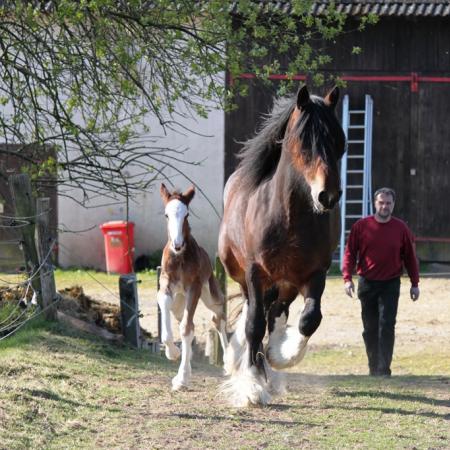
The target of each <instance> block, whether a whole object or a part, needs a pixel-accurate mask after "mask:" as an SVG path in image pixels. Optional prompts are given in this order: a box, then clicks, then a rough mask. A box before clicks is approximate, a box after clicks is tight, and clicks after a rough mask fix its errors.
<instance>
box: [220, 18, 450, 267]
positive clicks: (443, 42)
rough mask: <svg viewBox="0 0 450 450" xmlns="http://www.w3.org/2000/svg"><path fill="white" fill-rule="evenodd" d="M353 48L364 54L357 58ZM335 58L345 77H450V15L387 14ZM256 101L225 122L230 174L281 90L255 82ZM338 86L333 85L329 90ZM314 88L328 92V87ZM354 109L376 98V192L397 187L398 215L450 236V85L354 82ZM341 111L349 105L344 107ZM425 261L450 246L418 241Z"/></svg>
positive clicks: (443, 257) (341, 44)
mask: <svg viewBox="0 0 450 450" xmlns="http://www.w3.org/2000/svg"><path fill="white" fill-rule="evenodd" d="M352 46H360V47H361V48H362V49H363V51H362V53H361V54H359V55H352V54H351V53H350V50H349V49H351V47H352ZM328 53H329V54H330V55H331V56H332V57H333V63H332V64H330V66H329V67H328V68H326V70H325V71H324V73H327V72H328V73H335V74H339V75H341V76H344V77H345V76H349V75H362V76H380V75H381V76H385V75H407V76H410V75H411V73H412V72H415V73H417V74H418V76H431V77H437V76H440V77H443V76H445V77H450V20H449V19H442V18H428V19H426V18H420V19H417V18H416V19H407V18H400V17H397V18H382V19H381V20H380V22H379V23H378V24H377V25H375V26H371V27H369V28H368V29H367V30H366V31H365V32H363V33H359V32H349V33H347V34H345V35H344V36H343V37H342V38H340V39H338V40H337V42H336V45H335V46H333V47H331V46H330V47H329V49H328ZM248 83H249V85H250V95H249V98H243V99H242V98H240V99H237V102H238V105H239V109H238V110H237V111H234V112H232V113H230V114H227V116H226V121H225V133H226V137H225V142H226V157H225V163H226V166H225V177H226V178H227V177H228V176H229V175H230V174H231V173H232V171H233V170H234V168H235V166H236V158H235V155H236V153H237V152H238V151H239V148H240V145H239V143H238V142H240V141H244V140H245V139H247V138H248V137H251V136H252V134H253V132H254V131H255V130H256V129H257V128H258V126H259V124H260V123H261V114H262V113H266V112H267V111H269V110H270V108H271V105H272V102H273V97H272V96H273V90H270V89H268V88H267V87H265V86H262V84H261V83H257V82H255V81H252V80H249V81H248ZM329 87H330V85H328V88H329ZM311 91H312V92H315V93H318V94H320V95H324V94H325V93H326V91H327V89H326V88H320V89H314V88H311ZM341 92H342V96H341V98H342V97H343V95H344V94H348V95H349V97H350V103H351V108H352V109H359V108H362V107H363V104H364V95H365V94H370V95H371V96H372V98H373V100H374V127H373V164H372V178H373V189H374V190H375V189H376V188H378V187H380V186H390V187H392V188H394V189H395V190H396V191H397V193H398V199H397V203H396V210H395V214H396V215H397V216H399V217H400V218H402V219H403V220H405V221H406V222H407V223H408V224H409V225H410V227H411V228H412V230H413V231H414V233H415V234H416V235H417V236H419V237H425V238H427V237H434V238H442V239H444V240H445V239H448V238H450V208H448V207H447V206H446V205H447V204H448V197H449V195H450V183H449V178H450V176H449V173H450V127H449V126H448V120H447V116H448V105H449V104H450V83H432V82H429V81H419V83H418V89H417V92H412V90H411V83H410V81H389V82H388V81H386V82H382V81H372V82H369V81H348V82H347V86H346V87H345V88H344V89H342V91H341ZM337 111H338V115H339V116H340V115H341V104H339V105H338V107H337ZM421 245H424V252H423V253H424V255H423V259H427V260H430V258H431V260H436V261H447V260H448V255H449V251H448V248H446V246H448V245H449V244H448V243H445V242H442V245H438V246H436V245H435V246H433V251H432V254H431V256H430V251H429V246H427V248H426V253H427V254H426V258H425V244H422V243H421V242H419V243H418V252H419V256H421Z"/></svg>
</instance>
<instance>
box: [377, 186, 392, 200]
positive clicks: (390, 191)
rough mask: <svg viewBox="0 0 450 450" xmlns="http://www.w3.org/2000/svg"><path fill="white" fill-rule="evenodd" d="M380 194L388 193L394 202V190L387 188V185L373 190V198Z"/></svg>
mask: <svg viewBox="0 0 450 450" xmlns="http://www.w3.org/2000/svg"><path fill="white" fill-rule="evenodd" d="M380 194H384V195H390V196H391V197H392V200H394V202H395V191H394V189H391V188H388V187H382V188H380V189H377V190H376V191H375V194H373V199H374V200H376V199H377V197H378V196H379V195H380Z"/></svg>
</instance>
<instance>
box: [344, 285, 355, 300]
mask: <svg viewBox="0 0 450 450" xmlns="http://www.w3.org/2000/svg"><path fill="white" fill-rule="evenodd" d="M344 289H345V293H346V294H347V295H348V296H349V297H352V298H353V294H354V293H355V285H354V284H353V281H346V282H345V284H344Z"/></svg>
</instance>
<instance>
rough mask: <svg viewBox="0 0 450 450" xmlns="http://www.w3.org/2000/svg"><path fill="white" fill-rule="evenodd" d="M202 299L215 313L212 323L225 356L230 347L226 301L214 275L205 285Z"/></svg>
mask: <svg viewBox="0 0 450 450" xmlns="http://www.w3.org/2000/svg"><path fill="white" fill-rule="evenodd" d="M201 299H202V301H203V303H204V304H205V306H206V307H207V308H208V309H209V310H210V311H211V312H212V313H213V314H212V322H213V324H214V327H215V329H216V330H217V332H218V334H219V339H220V344H221V345H222V349H223V354H224V356H225V351H226V348H227V345H228V339H227V333H226V317H225V311H224V303H225V299H224V296H223V294H222V292H221V291H220V289H219V286H218V283H217V280H216V279H215V277H214V275H212V274H211V277H210V278H209V281H208V284H205V285H203V287H202V294H201Z"/></svg>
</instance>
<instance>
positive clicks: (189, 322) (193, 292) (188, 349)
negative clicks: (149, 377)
mask: <svg viewBox="0 0 450 450" xmlns="http://www.w3.org/2000/svg"><path fill="white" fill-rule="evenodd" d="M200 292H201V286H200V284H198V285H197V284H194V285H193V286H191V287H190V288H189V289H188V290H187V292H186V305H185V308H184V313H183V319H182V320H181V322H180V336H181V362H180V367H179V368H178V373H177V375H176V376H175V377H174V378H173V379H172V389H173V390H174V391H176V390H178V389H181V388H183V387H187V386H189V382H190V379H191V372H192V368H191V357H192V341H193V340H194V314H195V310H196V308H197V304H198V299H199V298H200Z"/></svg>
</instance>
